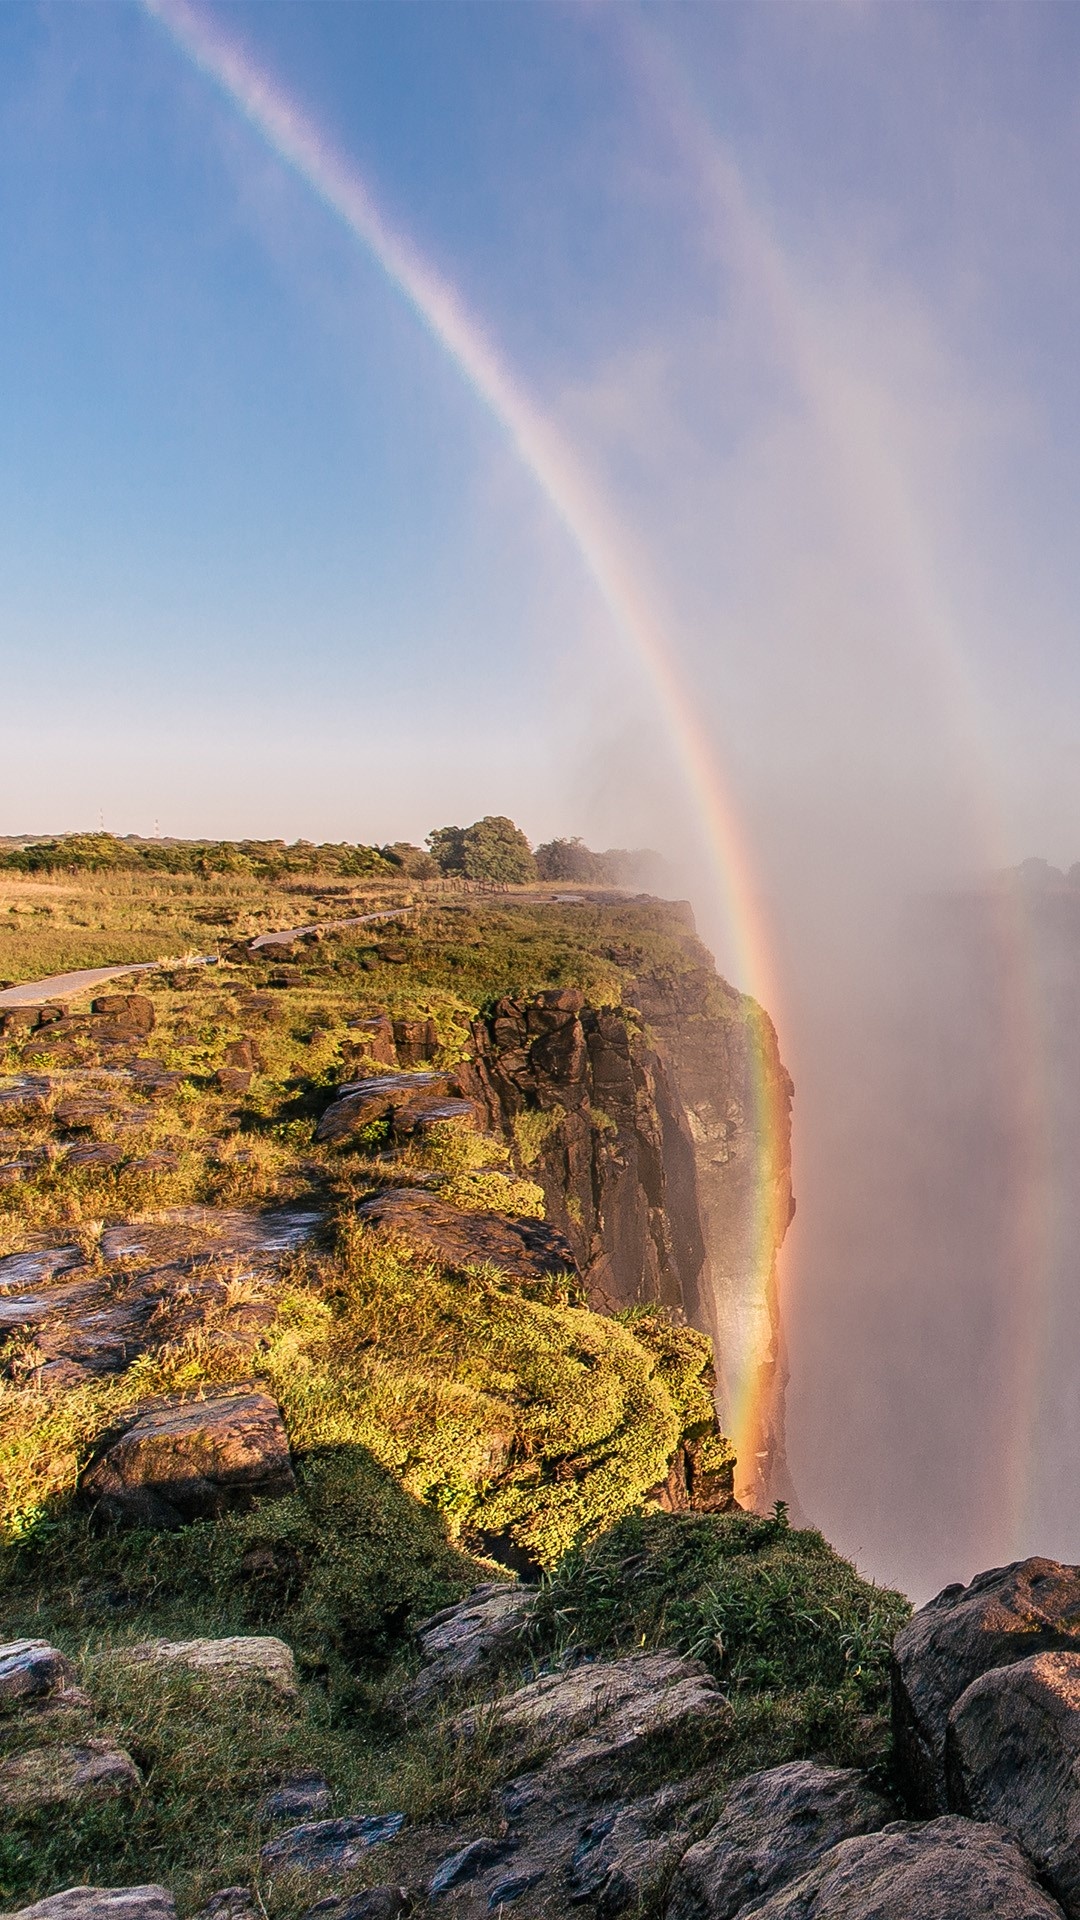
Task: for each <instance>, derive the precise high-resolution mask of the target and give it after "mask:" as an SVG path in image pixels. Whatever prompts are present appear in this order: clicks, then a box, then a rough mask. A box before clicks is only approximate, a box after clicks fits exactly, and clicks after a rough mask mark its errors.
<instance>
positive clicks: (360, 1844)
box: [259, 1813, 405, 1873]
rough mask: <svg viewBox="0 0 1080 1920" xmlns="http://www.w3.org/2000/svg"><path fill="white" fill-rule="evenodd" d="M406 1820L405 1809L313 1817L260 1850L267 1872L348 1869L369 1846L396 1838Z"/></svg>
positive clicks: (291, 1828)
mask: <svg viewBox="0 0 1080 1920" xmlns="http://www.w3.org/2000/svg"><path fill="white" fill-rule="evenodd" d="M404 1824H405V1815H404V1814H403V1813H375V1814H367V1815H364V1816H362V1817H360V1818H357V1819H349V1820H310V1821H305V1822H304V1824H303V1825H302V1826H298V1827H290V1828H289V1830H288V1832H287V1833H283V1834H281V1835H280V1837H279V1838H278V1839H277V1840H268V1841H267V1843H266V1845H265V1847H263V1848H262V1849H261V1851H260V1853H259V1859H260V1861H261V1863H262V1867H263V1870H264V1872H266V1873H326V1872H328V1871H329V1870H331V1869H332V1870H334V1871H335V1872H338V1873H348V1872H349V1871H350V1870H351V1869H352V1868H353V1867H356V1866H359V1864H360V1862H361V1861H362V1859H363V1857H364V1855H365V1853H367V1851H368V1849H369V1848H370V1847H377V1846H380V1845H381V1844H382V1842H383V1841H385V1840H393V1839H394V1838H395V1836H396V1835H397V1834H399V1833H400V1832H401V1829H402V1827H403V1826H404Z"/></svg>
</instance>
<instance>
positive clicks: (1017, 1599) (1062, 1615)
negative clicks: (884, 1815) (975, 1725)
mask: <svg viewBox="0 0 1080 1920" xmlns="http://www.w3.org/2000/svg"><path fill="white" fill-rule="evenodd" d="M1056 1648H1061V1649H1064V1650H1066V1651H1070V1650H1071V1651H1076V1652H1080V1567H1068V1566H1063V1565H1061V1563H1060V1562H1059V1561H1057V1560H1042V1559H1031V1560H1021V1561H1016V1562H1015V1563H1014V1564H1013V1565H1011V1566H1008V1567H993V1568H991V1569H990V1570H989V1571H988V1572H986V1573H980V1574H978V1575H977V1576H976V1578H975V1579H974V1580H972V1582H971V1583H970V1585H969V1586H966V1587H964V1586H951V1587H946V1588H945V1589H944V1591H943V1592H942V1593H939V1594H938V1595H937V1597H936V1598H935V1599H933V1600H931V1601H929V1602H928V1604H927V1605H926V1606H925V1607H920V1608H919V1611H918V1612H917V1613H916V1614H915V1615H914V1617H913V1618H912V1619H911V1620H910V1621H909V1622H908V1624H907V1626H906V1627H903V1628H901V1630H900V1632H899V1633H898V1634H897V1636H896V1640H895V1643H894V1646H893V1662H892V1689H893V1731H894V1737H895V1740H896V1756H897V1771H898V1776H899V1780H900V1784H901V1787H902V1789H903V1792H904V1793H905V1795H906V1797H907V1799H908V1802H909V1804H910V1805H911V1807H912V1808H913V1809H914V1810H915V1811H917V1812H920V1813H941V1812H944V1811H945V1810H946V1808H947V1807H948V1806H949V1804H950V1803H949V1795H948V1788H947V1782H946V1774H945V1737H946V1731H947V1727H948V1720H949V1713H950V1711H951V1709H952V1707H953V1706H954V1705H955V1703H956V1702H957V1701H958V1700H959V1698H960V1695H961V1694H962V1693H963V1692H964V1691H965V1689H966V1688H967V1687H969V1686H970V1685H971V1682H972V1681H973V1680H976V1679H978V1677H979V1675H980V1674H983V1673H988V1672H989V1671H990V1669H991V1668H992V1667H1008V1666H1012V1665H1013V1664H1015V1663H1016V1662H1017V1661H1020V1660H1026V1659H1028V1658H1030V1656H1031V1655H1033V1654H1036V1653H1042V1652H1046V1651H1049V1650H1051V1649H1056Z"/></svg>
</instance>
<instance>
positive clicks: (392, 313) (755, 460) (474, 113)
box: [0, 0, 1080, 891]
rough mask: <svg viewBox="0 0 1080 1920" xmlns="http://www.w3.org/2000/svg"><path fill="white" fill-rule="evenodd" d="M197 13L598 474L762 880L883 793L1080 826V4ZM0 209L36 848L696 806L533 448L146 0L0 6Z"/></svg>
mask: <svg viewBox="0 0 1080 1920" xmlns="http://www.w3.org/2000/svg"><path fill="white" fill-rule="evenodd" d="M204 12H205V15H206V17H207V18H209V19H211V20H212V21H213V22H215V23H216V24H217V25H218V26H219V27H220V28H222V29H223V30H224V31H225V32H226V33H227V34H228V36H229V37H230V38H231V39H232V40H233V41H234V42H236V43H237V44H239V45H242V46H244V47H245V48H246V49H247V50H248V52H249V54H250V56H251V58H252V59H253V60H254V61H255V62H256V63H257V64H258V65H259V66H260V67H261V68H262V69H263V70H264V71H265V72H266V73H267V74H268V75H269V76H271V77H272V78H273V80H274V81H275V83H276V84H277V85H278V86H279V87H280V88H281V89H282V90H283V91H284V92H285V93H286V94H288V95H289V96H290V97H291V98H292V99H293V100H294V101H296V102H297V103H298V104H299V105H301V106H302V108H303V110H304V112H305V113H306V114H307V115H308V117H309V118H310V120H311V121H312V122H313V123H314V124H315V125H316V126H317V127H318V128H319V129H321V130H322V131H323V132H324V133H325V136H326V138H327V139H328V140H329V141H330V142H331V143H332V144H333V145H334V146H335V147H336V149H337V151H338V152H339V153H340V154H341V155H342V156H344V157H345V158H346V159H347V160H348V162H349V164H350V165H352V166H354V167H355V168H356V170H357V171H358V172H359V174H360V175H361V176H362V178H363V179H364V180H365V181H366V182H367V183H368V185H369V186H370V187H371V188H372V190H373V191H374V193H375V194H376V196H377V197H378V200H379V202H380V204H381V206H382V207H383V208H384V210H385V211H386V213H387V215H388V216H389V218H390V219H391V220H392V221H393V222H394V223H395V224H396V225H397V226H398V228H399V229H400V230H401V231H403V232H404V233H405V234H407V235H408V236H409V238H410V239H411V241H412V242H413V243H414V244H415V246H416V247H417V248H418V249H419V250H420V251H421V252H422V253H423V254H424V255H425V256H426V257H427V259H428V260H430V261H431V262H432V263H433V264H434V265H435V266H436V267H437V268H438V269H439V270H440V271H441V272H442V273H444V274H445V275H446V276H447V277H448V278H449V279H450V280H451V281H452V282H453V283H454V285H455V286H456V287H457V289H458V290H459V292H460V294H461V296H462V298H463V299H464V300H465V302H466V303H467V305H468V307H469V308H470V310H471V312H472V313H473V315H474V316H475V317H476V319H477V320H478V322H479V323H480V324H481V325H482V326H483V328H484V329H485V330H486V331H487V332H488V334H489V335H490V337H491V338H492V339H493V341H494V342H496V343H497V346H498V348H499V351H500V353H501V354H502V357H503V359H504V361H505V363H506V364H507V365H508V366H509V367H510V368H511V369H512V370H513V372H514V374H515V376H516V377H517V378H518V379H519V380H520V382H521V384H522V386H523V387H524V389H525V390H526V391H527V392H528V393H529V394H530V396H531V397H532V399H533V401H534V403H535V404H536V405H537V406H538V407H539V408H540V409H541V410H542V411H543V412H545V413H546V415H547V416H548V417H549V418H550V419H551V421H552V422H553V423H555V424H556V425H557V427H558V430H559V431H560V433H562V435H563V436H564V438H565V439H566V441H567V443H568V444H570V445H571V446H572V447H573V448H574V450H575V454H576V455H577V456H578V457H579V458H580V459H581V461H582V462H583V464H584V465H585V466H586V467H587V469H588V471H589V472H590V474H591V475H592V476H593V478H594V480H595V484H596V487H597V489H598V491H599V492H600V493H601V494H602V496H603V498H604V500H605V502H606V503H607V506H608V508H609V509H610V511H611V513H612V514H613V516H614V517H615V518H616V519H617V521H618V523H619V525H620V526H621V528H622V529H623V530H624V532H625V535H626V538H627V541H628V543H629V544H630V546H631V547H632V548H633V550H634V551H635V552H636V553H637V554H638V555H639V556H640V560H641V566H642V571H643V576H644V577H646V578H647V580H648V582H649V591H650V592H651V593H652V594H653V596H654V601H655V605H656V607H657V609H658V611H659V614H660V617H661V619H662V622H663V624H664V627H665V631H666V632H667V634H668V636H669V648H670V654H671V658H672V660H673V661H674V662H675V663H676V665H677V670H678V672H679V673H680V674H681V675H682V677H683V680H684V682H685V684H687V685H688V686H689V687H690V688H691V689H692V697H693V699H694V701H695V704H696V705H697V708H698V711H699V713H700V714H701V715H702V717H703V719H704V720H705V722H706V724H707V725H708V727H709V729H710V732H711V736H712V738H713V740H714V743H715V753H716V758H717V763H718V765H719V766H720V768H721V769H722V772H723V776H724V778H725V779H726V780H727V781H728V783H729V786H730V788H731V791H732V794H733V798H734V802H735V805H736V809H737V811H738V812H739V814H740V817H741V818H742V820H743V823H744V832H745V836H746V838H747V842H748V845H749V846H750V848H751V854H752V858H753V860H754V862H755V864H756V865H757V866H758V867H759V868H760V870H761V872H762V874H763V875H764V876H765V877H766V884H767V886H768V887H769V888H771V889H772V890H774V891H775V890H776V889H778V888H781V887H782V886H783V885H784V884H785V877H786V874H787V870H788V865H789V864H791V863H792V862H794V864H795V865H796V866H801V864H802V856H801V851H800V849H801V845H802V836H803V835H804V834H805V833H806V832H808V831H809V830H810V826H809V825H808V824H807V823H812V826H813V831H814V832H815V833H817V834H819V835H820V834H821V833H824V832H829V833H832V832H833V831H835V830H836V823H837V822H838V821H839V822H840V823H841V828H840V830H841V831H843V830H844V827H843V823H844V822H847V821H850V820H851V819H852V817H853V813H857V815H858V818H859V825H860V829H861V828H862V826H863V824H864V822H865V818H866V807H867V806H868V805H869V807H870V811H871V813H872V814H873V813H874V810H875V809H877V810H878V812H879V814H880V819H879V820H878V823H877V824H878V829H879V832H880V835H881V836H882V837H884V839H885V840H887V841H890V842H891V841H893V840H895V842H896V857H897V859H898V860H900V861H901V862H903V861H905V860H907V861H910V863H911V864H913V865H916V866H917V865H918V863H919V861H920V860H921V859H923V858H924V856H925V854H926V852H927V850H928V849H930V848H933V849H935V850H936V852H937V853H939V854H940V853H941V851H942V849H945V850H947V857H948V858H951V859H955V861H956V862H960V863H962V862H964V861H971V860H975V861H979V860H985V859H987V858H991V857H996V855H997V853H999V852H1001V851H1002V850H1004V851H1005V852H1006V853H1007V854H1008V855H1010V856H1011V855H1012V854H1014V853H1015V854H1020V853H1022V852H1026V851H1028V850H1031V849H1034V848H1038V850H1040V851H1045V852H1047V853H1048V854H1050V856H1051V857H1053V858H1056V859H1060V860H1066V861H1067V860H1069V859H1071V858H1073V857H1076V855H1077V854H1080V845H1074V844H1073V838H1072V836H1073V833H1074V827H1073V821H1074V820H1075V817H1076V802H1077V799H1078V798H1080V795H1078V794H1077V784H1078V782H1077V748H1078V745H1080V740H1078V732H1077V725H1076V719H1075V715H1076V710H1077V709H1076V694H1077V684H1076V683H1077V673H1078V661H1080V648H1078V647H1077V645H1076V615H1075V607H1076V589H1077V585H1078V582H1077V577H1076V576H1077V562H1076V557H1075V547H1076V541H1075V534H1074V530H1073V526H1074V505H1073V503H1074V500H1075V496H1076V488H1077V478H1078V475H1077V459H1078V445H1080V380H1078V372H1077V366H1076V356H1075V353H1074V345H1073V343H1074V340H1075V337H1076V326H1077V317H1078V316H1077V301H1078V292H1080V288H1078V277H1077V272H1076V259H1075V254H1076V215H1075V197H1076V196H1075V184H1076V171H1077V162H1078V157H1080V156H1078V151H1077V142H1078V131H1077V76H1078V74H1080V60H1078V55H1080V46H1078V40H1080V21H1078V19H1077V16H1076V14H1075V11H1074V10H1072V9H1068V8H1062V7H1057V6H1049V5H1047V6H1043V5H1040V4H1035V5H1017V6H1010V5H1007V4H1006V5H997V6H993V7H989V8H983V7H979V6H966V7H963V8H946V7H920V6H917V5H908V6H904V7H902V8H900V7H875V6H872V5H863V4H836V5H823V6H815V7H809V8H808V7H803V6H797V7H788V6H786V5H783V4H779V5H770V6H768V7H760V6H741V5H729V6H724V7H714V6H711V5H709V6H696V5H680V6H648V5H646V6H644V7H641V8H640V9H633V8H630V7H621V6H620V7H612V6H604V5H596V6H567V7H564V6H560V5H555V4H528V5H522V4H502V5H490V4H482V5H471V4H468V3H467V0H454V4H452V5H445V4H442V0H440V3H439V4H434V5H429V4H425V3H424V0H420V4H414V5H398V4H392V3H391V0H383V3H380V4H370V5H368V4H357V5H339V4H333V5H323V4H320V0H303V4H290V0H278V3H277V4H275V5H273V6H268V5H265V4H260V5H250V4H235V5H231V6H227V7H221V6H218V7H217V8H207V9H204ZM718 169H719V174H718V171H717V170H718ZM718 179H720V185H719V187H718ZM0 194H2V199H0V273H2V276H3V283H4V287H5V298H4V300H3V303H2V308H0V368H2V373H0V379H2V382H3V420H4V426H3V433H2V435H0V655H2V662H3V670H4V681H5V685H6V686H7V687H9V688H12V689H19V690H20V697H19V699H18V700H16V701H14V702H12V705H11V707H10V709H9V711H8V713H7V716H6V718H4V719H3V720H2V721H0V727H2V728H3V736H2V741H3V749H4V751H3V770H2V772H0V782H2V785H0V802H2V806H0V812H2V815H3V826H4V828H5V829H6V830H9V831H15V830H22V829H35V830H45V829H50V830H51V829H57V828H64V827H74V826H77V825H80V824H88V823H91V822H93V821H95V820H96V819H97V818H98V817H99V816H102V815H103V816H104V817H105V819H106V823H107V824H108V825H110V826H112V827H114V828H116V829H117V830H119V831H125V830H141V831H149V830H151V828H152V825H153V823H154V821H155V820H157V821H159V822H160V824H161V827H162V830H163V831H172V832H178V833H195V832H217V831H221V832H266V833H284V834H286V835H292V834H294V833H308V834H314V835H317V836H320V837H321V836H324V835H326V836H333V837H338V836H348V837H364V838H367V837H371V838H385V837H389V836H396V835H398V834H409V835H413V836H420V835H422V833H423V832H424V831H425V829H426V827H427V826H428V825H430V824H432V823H433V822H434V821H436V820H437V819H441V818H443V817H444V816H445V817H447V818H451V817H453V818H457V817H459V816H462V817H464V816H465V815H470V816H471V815H472V814H473V813H475V812H480V811H484V810H489V809H491V808H495V809H498V810H503V809H505V810H508V811H510V812H513V813H515V814H516V815H518V816H519V817H520V818H521V819H522V820H523V822H524V824H525V825H526V827H527V829H528V830H529V831H530V833H532V834H533V835H534V836H540V835H544V834H547V833H549V832H553V831H569V830H574V829H575V828H580V829H581V830H582V831H584V832H585V833H586V834H588V835H590V836H591V837H593V838H594V839H600V840H604V841H609V842H610V841H626V840H640V839H643V838H644V839H652V840H654V841H661V842H664V841H665V840H666V841H667V842H670V843H676V842H679V843H681V842H683V841H685V840H686V839H687V837H689V839H690V840H691V841H692V840H693V836H694V833H695V824H694V820H693V817H692V809H690V808H689V805H688V802H687V801H686V798H685V795H684V793H683V791H682V788H681V783H680V772H679V765H678V752H677V750H673V749H672V748H671V747H670V745H669V744H668V743H667V742H666V741H665V740H664V739H663V738H661V737H658V734H657V729H656V725H655V708H654V700H653V694H652V690H651V689H650V687H649V685H648V683H647V681H646V682H643V681H642V680H641V678H640V676H639V675H637V674H636V673H635V671H634V670H633V669H632V668H631V666H630V665H629V664H628V663H627V662H625V661H624V660H623V659H622V657H621V655H620V651H619V644H618V640H617V637H616V636H614V635H613V634H612V633H611V631H610V621H609V620H608V617H607V615H606V613H605V610H604V608H603V606H602V605H600V604H599V603H598V601H597V596H596V594H595V591H594V590H593V588H592V585H591V583H590V581H589V579H588V577H587V576H586V574H585V573H584V572H583V570H582V567H581V564H580V560H579V558H578V556H577V555H576V554H575V552H574V550H573V545H572V543H571V542H569V541H568V540H567V539H566V537H565V534H564V532H563V530H562V529H561V528H560V526H559V525H558V524H557V522H556V520H555V519H554V517H553V515H552V513H551V511H550V508H549V506H548V505H547V503H545V501H544V500H543V499H542V498H541V497H540V496H539V495H538V494H537V490H536V488H535V486H534V484H533V482H532V481H531V479H530V477H529V475H528V474H527V473H525V472H524V471H523V470H522V469H521V467H520V464H519V463H518V462H517V461H516V459H515V456H514V453H513V450H512V448H511V447H510V446H509V445H508V443H507V440H506V437H505V435H504V434H503V433H502V432H501V431H500V429H499V427H498V425H497V423H495V422H493V421H492V420H491V418H490V417H489V416H488V415H487V414H486V412H485V410H484V408H483V407H482V406H481V405H480V404H479V403H478V401H477V399H476V396H475V395H474V394H473V393H472V392H471V391H470V389H469V387H468V385H467V383H465V382H464V381H463V380H462V378H461V376H460V374H459V372H458V370H457V369H456V368H455V367H454V366H453V365H452V364H451V363H450V361H449V360H448V359H447V357H446V355H445V353H444V352H443V351H442V349H441V348H440V346H439V345H438V343H437V342H435V341H434V340H433V339H432V338H431V337H430V335H429V334H428V333H427V331H426V330H425V328H424V326H423V325H422V324H421V323H420V322H419V321H418V319H417V317H416V315H415V314H414V313H413V312H411V311H410V309H409V308H408V306H407V304H406V303H405V302H404V301H403V300H402V298H401V296H400V294H399V293H398V292H397V291H396V290H395V289H394V288H393V287H392V286H391V285H390V284H389V282H388V281H387V279H386V277H385V275H384V274H383V273H382V272H381V270H380V269H379V267H378V266H377V264H375V263H374V262H373V261H372V259H371V258H370V256H368V255H367V254H366V253H365V250H364V249H363V247H361V246H359V245H358V244H357V242H356V241H355V240H354V239H353V238H352V237H351V236H350V235H349V234H348V233H347V232H346V231H345V230H344V229H343V228H342V227H341V226H340V224H339V223H338V222H337V221H336V220H335V218H334V217H333V215H332V214H331V213H330V212H328V210H327V209H326V208H325V207H324V206H323V205H321V204H320V202H319V201H318V199H317V198H316V197H315V196H314V195H313V194H312V193H311V192H310V191H309V189H308V188H307V187H306V186H305V184H304V183H303V182H302V181H301V180H298V179H297V178H296V177H295V176H294V175H293V174H291V173H290V172H289V170H288V169H287V168H286V167H285V166H284V165H283V164H282V163H281V162H280V161H279V160H278V159H277V158H276V157H275V156H274V155H273V154H272V153H271V152H270V151H269V150H268V148H267V147H266V145H265V144H264V143H263V141H262V140H261V139H260V137H259V135H258V133H257V132H256V131H255V130H254V129H253V128H252V127H251V126H250V125H249V124H248V123H247V122H246V121H245V120H244V119H243V117H242V116H241V115H240V113H239V112H238V111H237V109H236V107H235V105H234V104H233V103H231V102H230V101H229V100H227V99H226V98H224V97H223V96H222V95H221V93H220V92H218V91H217V90H215V88H214V86H213V85H212V84H211V83H210V82H209V81H208V79H207V78H206V76H205V75H204V74H202V73H200V72H199V71H198V70H197V69H196V68H195V67H194V66H193V65H192V64H191V62H190V61H188V60H187V59H185V57H184V56H183V55H182V53H181V52H180V51H179V50H178V48H177V46H176V44H175V42H174V41H173V40H172V39H171V38H170V37H169V35H168V34H167V33H166V32H165V31H164V30H163V29H162V27H161V25H160V24H159V23H158V22H156V21H155V20H153V19H152V18H151V17H150V16H149V15H148V14H147V13H145V12H144V11H143V9H142V8H141V7H140V6H139V5H137V4H132V5H127V4H109V5H99V4H87V5H82V6H78V7H75V6H71V5H60V6H50V5H45V6H33V5H21V6H18V7H9V8H6V9H4V10H3V11H2V12H0ZM856 838H857V836H856ZM852 858H853V859H857V858H858V849H857V847H856V845H855V842H854V840H853V844H852Z"/></svg>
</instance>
